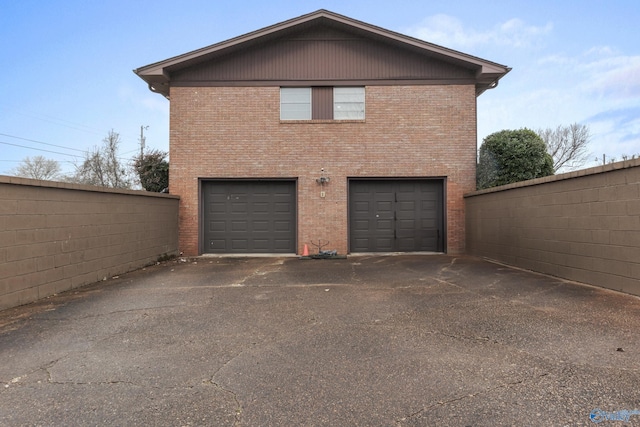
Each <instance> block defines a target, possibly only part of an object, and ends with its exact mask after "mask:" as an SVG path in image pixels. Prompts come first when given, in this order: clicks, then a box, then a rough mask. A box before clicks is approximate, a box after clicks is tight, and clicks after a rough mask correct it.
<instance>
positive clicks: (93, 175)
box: [74, 130, 131, 188]
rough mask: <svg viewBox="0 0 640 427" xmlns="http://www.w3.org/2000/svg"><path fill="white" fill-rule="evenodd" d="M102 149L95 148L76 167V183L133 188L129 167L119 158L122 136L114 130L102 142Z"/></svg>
mask: <svg viewBox="0 0 640 427" xmlns="http://www.w3.org/2000/svg"><path fill="white" fill-rule="evenodd" d="M102 142H103V145H102V147H94V148H93V149H92V150H91V151H89V152H88V153H87V154H86V155H85V158H84V161H83V162H82V163H81V164H80V165H77V166H76V174H75V177H74V181H75V182H78V183H82V184H89V185H99V186H102V187H112V188H131V177H130V175H129V172H128V170H127V167H125V166H123V165H122V164H121V162H120V159H119V158H118V145H120V135H119V134H118V133H117V132H114V131H113V130H110V131H109V134H108V135H107V137H106V138H105V139H103V140H102Z"/></svg>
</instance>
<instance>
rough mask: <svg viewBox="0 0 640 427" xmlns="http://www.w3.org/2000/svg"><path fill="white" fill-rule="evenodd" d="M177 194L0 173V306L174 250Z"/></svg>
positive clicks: (142, 263) (119, 270)
mask: <svg viewBox="0 0 640 427" xmlns="http://www.w3.org/2000/svg"><path fill="white" fill-rule="evenodd" d="M178 203H179V198H178V197H177V196H171V195H167V194H158V193H147V192H143V191H120V190H111V189H103V188H100V187H92V186H81V185H73V184H67V183H57V182H48V181H37V180H31V179H24V178H15V177H6V176H0V309H6V308H9V307H14V306H18V305H21V304H26V303H29V302H32V301H35V300H38V299H40V298H44V297H47V296H50V295H52V294H56V293H59V292H62V291H66V290H69V289H73V288H77V287H79V286H83V285H86V284H90V283H94V282H96V281H100V280H103V279H104V278H105V277H106V278H110V277H112V276H114V275H117V274H121V273H125V272H127V271H131V270H134V269H137V268H140V267H143V266H145V265H148V264H149V263H152V262H154V261H156V260H157V259H158V258H159V257H160V256H162V255H164V254H167V255H175V254H177V251H178V230H177V217H178Z"/></svg>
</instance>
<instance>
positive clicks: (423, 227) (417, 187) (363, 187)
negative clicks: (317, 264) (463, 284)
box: [349, 179, 444, 252]
mask: <svg viewBox="0 0 640 427" xmlns="http://www.w3.org/2000/svg"><path fill="white" fill-rule="evenodd" d="M443 218H444V203H443V180H441V179H433V180H350V181H349V246H350V251H351V252H417V251H429V252H443V251H444V221H443Z"/></svg>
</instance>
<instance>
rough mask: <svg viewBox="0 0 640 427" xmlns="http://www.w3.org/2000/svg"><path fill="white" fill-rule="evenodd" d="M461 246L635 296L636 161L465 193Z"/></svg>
mask: <svg viewBox="0 0 640 427" xmlns="http://www.w3.org/2000/svg"><path fill="white" fill-rule="evenodd" d="M465 202H466V210H467V216H466V224H467V226H466V228H467V251H468V252H469V253H470V254H472V255H478V256H482V257H487V258H491V259H495V260H499V261H502V262H504V263H507V264H511V265H514V266H518V267H522V268H525V269H529V270H533V271H538V272H542V273H546V274H551V275H554V276H558V277H563V278H566V279H570V280H575V281H579V282H583V283H588V284H592V285H596V286H601V287H605V288H609V289H614V290H617V291H622V292H627V293H630V294H635V295H640V159H635V160H631V161H625V162H618V163H613V164H609V165H605V166H601V167H595V168H590V169H585V170H581V171H576V172H571V173H567V174H562V175H558V176H551V177H546V178H540V179H536V180H531V181H525V182H521V183H516V184H511V185H506V186H502V187H497V188H494V189H488V190H483V191H478V192H474V193H470V194H467V195H465Z"/></svg>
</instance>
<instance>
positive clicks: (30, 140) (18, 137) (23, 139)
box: [0, 133, 87, 153]
mask: <svg viewBox="0 0 640 427" xmlns="http://www.w3.org/2000/svg"><path fill="white" fill-rule="evenodd" d="M0 135H1V136H7V137H9V138H14V139H20V140H22V141H28V142H35V143H36V144H42V145H48V146H50V147H58V148H64V149H65V150H73V151H79V152H81V153H87V151H86V150H79V149H77V148H71V147H65V146H63V145H56V144H49V143H48V142H42V141H36V140H35V139H29V138H22V137H20V136H14V135H7V134H6V133H0Z"/></svg>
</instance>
